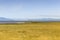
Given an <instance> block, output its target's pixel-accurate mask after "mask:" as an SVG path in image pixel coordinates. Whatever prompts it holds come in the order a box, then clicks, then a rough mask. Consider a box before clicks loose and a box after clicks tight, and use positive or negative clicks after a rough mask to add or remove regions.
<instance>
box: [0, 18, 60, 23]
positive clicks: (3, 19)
mask: <svg viewBox="0 0 60 40" xmlns="http://www.w3.org/2000/svg"><path fill="white" fill-rule="evenodd" d="M1 21H60V19H55V18H39V19H16V20H14V19H10V18H5V17H0V22H1Z"/></svg>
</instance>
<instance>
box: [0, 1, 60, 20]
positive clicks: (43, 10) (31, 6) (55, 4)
mask: <svg viewBox="0 0 60 40" xmlns="http://www.w3.org/2000/svg"><path fill="white" fill-rule="evenodd" d="M0 17H7V18H14V19H15V18H43V17H51V18H60V0H0Z"/></svg>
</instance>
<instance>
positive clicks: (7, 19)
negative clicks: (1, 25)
mask: <svg viewBox="0 0 60 40" xmlns="http://www.w3.org/2000/svg"><path fill="white" fill-rule="evenodd" d="M1 21H14V20H13V19H9V18H5V17H0V22H1Z"/></svg>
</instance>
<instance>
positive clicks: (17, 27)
mask: <svg viewBox="0 0 60 40" xmlns="http://www.w3.org/2000/svg"><path fill="white" fill-rule="evenodd" d="M0 40H60V22H40V23H23V24H0Z"/></svg>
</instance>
